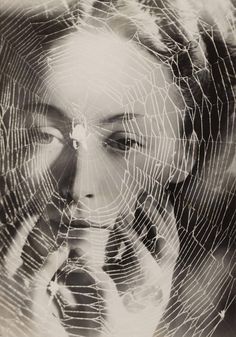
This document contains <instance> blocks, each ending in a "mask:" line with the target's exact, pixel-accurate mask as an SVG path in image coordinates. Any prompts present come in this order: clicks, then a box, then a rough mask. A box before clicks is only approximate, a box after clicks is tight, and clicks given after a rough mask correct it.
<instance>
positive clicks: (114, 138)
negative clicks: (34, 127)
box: [39, 127, 143, 153]
mask: <svg viewBox="0 0 236 337" xmlns="http://www.w3.org/2000/svg"><path fill="white" fill-rule="evenodd" d="M54 139H57V140H58V141H62V139H63V136H62V135H61V134H60V131H58V130H57V129H54V128H51V127H48V128H41V129H40V133H39V142H40V144H45V145H49V144H51V143H52V142H53V140H54ZM103 144H104V145H105V146H109V147H110V148H111V149H113V150H115V151H118V152H123V153H125V152H128V151H130V150H131V149H132V148H133V149H134V148H142V147H143V144H142V143H141V142H140V141H138V140H136V139H135V136H130V137H129V136H127V135H126V134H124V133H120V132H119V133H114V134H112V135H111V136H110V137H108V139H107V140H106V141H105V142H104V143H103Z"/></svg>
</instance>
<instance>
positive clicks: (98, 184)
mask: <svg viewBox="0 0 236 337" xmlns="http://www.w3.org/2000/svg"><path fill="white" fill-rule="evenodd" d="M90 143H91V144H88V145H87V146H86V147H84V146H79V148H78V150H77V151H76V154H75V155H76V167H75V174H74V179H73V182H72V186H71V191H70V193H71V196H72V199H73V201H74V202H76V203H77V204H79V206H80V208H87V209H91V208H92V209H97V208H99V207H100V206H101V199H102V197H103V191H102V185H103V182H104V179H105V177H104V171H105V167H104V164H103V162H102V158H101V156H102V154H101V151H99V149H98V147H97V146H96V144H95V145H94V144H93V142H92V141H91V142H90Z"/></svg>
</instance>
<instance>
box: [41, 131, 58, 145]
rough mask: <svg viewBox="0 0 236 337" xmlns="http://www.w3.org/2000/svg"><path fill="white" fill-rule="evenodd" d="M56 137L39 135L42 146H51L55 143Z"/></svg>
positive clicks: (47, 134)
mask: <svg viewBox="0 0 236 337" xmlns="http://www.w3.org/2000/svg"><path fill="white" fill-rule="evenodd" d="M54 137H55V136H53V135H51V134H50V133H46V132H42V133H40V135H39V142H40V144H50V143H52V142H53V140H54Z"/></svg>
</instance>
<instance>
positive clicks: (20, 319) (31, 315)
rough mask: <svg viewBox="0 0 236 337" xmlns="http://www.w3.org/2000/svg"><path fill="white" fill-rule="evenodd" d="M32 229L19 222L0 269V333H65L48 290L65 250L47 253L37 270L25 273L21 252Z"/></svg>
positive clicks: (48, 336) (44, 336) (51, 336)
mask: <svg viewBox="0 0 236 337" xmlns="http://www.w3.org/2000/svg"><path fill="white" fill-rule="evenodd" d="M31 220H32V219H31ZM31 229H32V227H31V226H29V224H28V223H26V222H25V223H23V224H22V226H21V229H20V230H19V231H18V233H17V235H16V237H15V238H14V240H13V243H12V245H11V247H10V249H9V251H8V253H7V255H6V256H5V258H4V262H5V263H4V266H2V267H1V270H0V273H1V278H0V336H4V337H10V336H11V337H12V336H17V337H26V336H31V337H55V336H58V337H68V334H67V333H66V331H65V329H64V328H63V327H62V325H61V323H60V320H59V319H58V318H57V317H56V312H57V309H56V307H55V305H54V303H53V301H52V297H51V296H50V295H49V291H48V287H49V285H50V282H51V280H52V278H53V276H54V275H55V273H56V272H57V270H58V269H59V268H60V266H61V265H62V264H63V263H64V261H65V260H66V259H67V257H68V250H67V248H66V247H60V248H59V249H58V250H57V251H54V252H53V253H52V254H48V256H47V258H46V259H45V262H44V264H43V266H42V267H41V268H40V270H39V271H38V272H37V273H35V274H34V275H29V274H27V273H26V271H25V267H24V265H23V263H22V259H21V252H22V250H23V246H24V244H25V239H26V238H27V237H28V234H29V232H30V230H31Z"/></svg>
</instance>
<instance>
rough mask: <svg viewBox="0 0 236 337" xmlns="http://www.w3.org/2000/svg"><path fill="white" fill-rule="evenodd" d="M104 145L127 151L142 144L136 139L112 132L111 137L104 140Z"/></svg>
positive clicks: (140, 146)
mask: <svg viewBox="0 0 236 337" xmlns="http://www.w3.org/2000/svg"><path fill="white" fill-rule="evenodd" d="M105 145H108V146H109V147H111V148H112V149H115V150H117V151H121V152H128V151H130V150H131V149H132V148H135V147H139V148H142V147H143V145H142V144H141V143H140V142H139V141H137V140H136V139H134V138H132V137H127V136H126V135H119V134H118V135H117V134H114V135H112V136H111V137H109V138H108V140H107V141H106V142H105Z"/></svg>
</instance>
